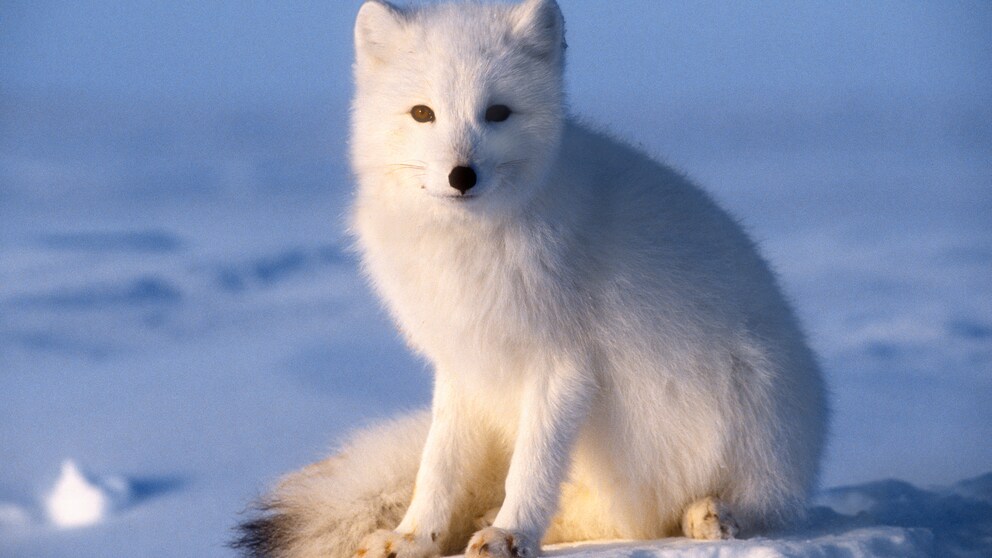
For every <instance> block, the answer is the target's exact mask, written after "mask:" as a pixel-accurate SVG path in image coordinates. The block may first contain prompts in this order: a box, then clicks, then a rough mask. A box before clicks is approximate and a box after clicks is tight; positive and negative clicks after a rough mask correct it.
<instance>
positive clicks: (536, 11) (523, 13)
mask: <svg viewBox="0 0 992 558" xmlns="http://www.w3.org/2000/svg"><path fill="white" fill-rule="evenodd" d="M513 18H514V22H513V35H514V36H515V37H516V38H517V40H519V41H520V42H521V43H522V44H523V46H524V47H525V48H526V49H527V50H529V51H531V52H532V53H533V54H534V55H535V56H537V57H538V58H542V59H547V60H551V61H555V62H561V60H562V59H563V58H564V56H563V54H564V52H563V51H564V50H565V18H564V17H563V16H562V15H561V9H560V8H559V7H558V2H555V0H524V2H522V3H520V4H518V5H517V6H516V7H515V8H514V9H513Z"/></svg>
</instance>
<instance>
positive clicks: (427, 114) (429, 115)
mask: <svg viewBox="0 0 992 558" xmlns="http://www.w3.org/2000/svg"><path fill="white" fill-rule="evenodd" d="M410 116H412V117H413V119H414V120H416V121H417V122H434V111H433V110H431V107H429V106H427V105H417V106H415V107H413V108H412V109H410Z"/></svg>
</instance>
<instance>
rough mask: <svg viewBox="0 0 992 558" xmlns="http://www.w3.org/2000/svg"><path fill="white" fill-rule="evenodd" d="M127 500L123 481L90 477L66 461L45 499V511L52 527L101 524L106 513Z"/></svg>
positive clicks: (128, 487) (72, 463)
mask: <svg viewBox="0 0 992 558" xmlns="http://www.w3.org/2000/svg"><path fill="white" fill-rule="evenodd" d="M130 497H131V487H130V485H129V484H128V482H127V480H125V479H123V478H120V477H102V478H94V477H90V476H88V475H86V474H84V473H83V472H82V471H81V470H80V469H79V467H78V466H77V465H76V463H75V462H74V461H72V460H71V459H67V460H66V461H64V462H63V463H62V473H61V474H60V475H59V479H58V481H56V483H55V487H54V488H53V489H52V491H51V492H50V493H49V494H48V497H47V498H46V499H45V512H46V514H47V516H48V520H49V521H50V522H51V523H52V524H53V525H55V526H56V527H59V528H63V529H70V528H74V527H86V526H89V525H96V524H98V523H100V522H102V521H103V520H104V519H106V517H107V515H108V514H110V513H112V512H113V511H115V510H119V509H121V508H122V507H124V506H125V505H126V504H127V502H128V501H129V500H130Z"/></svg>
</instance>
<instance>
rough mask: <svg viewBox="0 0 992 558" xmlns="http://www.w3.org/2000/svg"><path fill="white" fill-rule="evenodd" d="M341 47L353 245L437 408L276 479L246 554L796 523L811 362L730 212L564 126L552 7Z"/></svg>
mask: <svg viewBox="0 0 992 558" xmlns="http://www.w3.org/2000/svg"><path fill="white" fill-rule="evenodd" d="M355 48H356V62H355V82H356V93H355V101H354V107H353V126H352V142H351V148H352V149H351V151H352V161H353V166H354V170H355V174H356V177H357V181H358V190H357V194H356V198H355V203H354V211H353V229H354V232H355V234H356V238H357V242H358V246H359V248H360V252H361V255H362V261H363V265H364V269H365V271H366V272H367V274H368V277H369V278H370V279H371V282H372V284H373V285H374V286H375V288H376V290H377V291H378V293H379V294H380V295H381V297H382V299H383V300H384V302H385V304H386V306H387V307H388V309H389V310H390V311H391V313H392V315H393V316H394V318H395V321H396V323H397V324H398V326H399V328H400V329H401V330H402V332H403V334H404V335H405V337H406V339H407V340H408V342H409V344H410V346H411V347H412V348H413V349H415V350H416V351H418V352H419V353H421V354H422V355H424V356H425V357H426V358H428V359H429V360H430V361H431V362H432V363H433V365H434V400H433V405H432V413H431V417H430V420H427V419H426V418H425V417H423V416H417V417H412V418H408V419H402V420H400V421H398V422H396V423H393V424H392V425H391V426H386V427H381V428H379V429H376V430H373V431H371V432H369V433H366V434H360V435H358V436H357V438H356V439H355V441H354V442H352V444H351V445H350V446H347V447H346V448H345V450H344V451H343V452H342V453H341V455H339V456H337V457H335V458H331V459H330V460H328V461H327V462H324V463H323V464H318V465H315V466H312V467H311V468H309V469H308V470H306V471H304V472H303V473H297V474H295V475H293V476H290V477H288V478H287V479H286V480H285V481H284V482H283V484H282V485H281V487H280V488H279V489H278V490H277V491H276V492H275V494H274V495H273V496H272V498H270V500H269V501H268V506H269V508H270V509H271V511H272V514H271V515H270V516H269V517H268V518H267V519H265V520H264V521H267V523H260V525H262V526H263V527H264V528H263V529H258V530H256V532H255V534H256V535H258V534H259V533H260V532H262V531H265V530H266V529H267V530H268V531H270V532H269V533H268V535H266V533H262V535H266V536H262V537H261V539H264V540H262V542H258V541H255V542H256V543H258V544H254V545H253V544H252V541H248V544H247V545H246V546H248V547H251V548H253V549H255V550H256V551H258V552H259V553H260V554H266V553H268V554H271V555H276V556H301V557H302V556H317V555H325V556H342V557H343V556H348V555H351V554H353V553H357V554H358V555H360V556H365V557H366V558H397V557H398V558H428V557H430V556H436V555H437V554H438V553H440V552H442V551H443V552H451V551H462V550H466V548H465V547H466V543H467V542H468V548H467V550H466V552H467V554H469V555H470V556H494V557H498V558H505V557H515V556H522V557H526V556H528V555H532V554H535V553H536V552H538V551H539V544H540V543H541V541H544V542H557V541H575V540H586V539H594V538H617V537H622V538H635V539H636V538H642V539H643V538H654V537H661V536H669V535H675V534H679V533H683V534H686V535H688V536H692V537H696V538H726V537H730V536H734V535H735V534H739V533H738V529H739V530H740V534H744V535H747V534H751V533H756V532H759V531H760V530H762V529H765V528H767V527H769V526H776V525H781V524H783V523H787V522H789V521H791V520H794V519H795V518H797V517H799V516H801V514H802V512H803V509H804V503H805V500H806V496H807V494H808V493H809V491H810V489H811V487H812V486H813V484H814V482H815V479H816V475H817V469H818V464H819V461H820V457H821V454H822V450H823V445H824V438H825V430H826V415H827V412H826V404H825V395H824V387H823V382H822V379H821V376H820V372H819V370H818V367H817V364H816V361H815V358H814V355H813V354H812V352H811V351H810V349H809V348H808V347H807V345H806V343H805V340H804V337H803V334H802V332H801V329H800V327H799V325H798V324H797V322H796V319H795V317H794V315H793V312H792V311H791V309H790V308H789V305H788V304H787V302H786V300H785V299H784V297H783V295H782V294H781V292H780V290H779V288H778V286H777V284H776V281H775V278H774V276H773V274H772V273H771V272H770V271H769V268H768V266H767V265H766V263H765V262H764V261H763V260H762V258H761V257H760V256H759V254H758V253H757V251H756V249H755V246H754V245H753V243H752V242H751V241H750V240H749V238H748V237H747V236H746V235H745V233H744V232H743V231H742V230H741V228H740V227H739V226H738V224H737V223H735V222H734V220H733V219H732V218H730V217H729V216H728V215H727V214H726V213H725V212H723V211H722V210H721V209H720V208H718V207H717V206H716V205H715V204H714V203H713V202H712V201H711V199H710V198H709V197H708V196H707V195H706V194H705V193H704V192H703V191H701V190H700V189H699V188H697V187H696V186H694V185H693V184H692V183H691V182H689V181H688V180H687V179H686V178H685V177H683V176H681V175H679V174H678V173H676V172H674V171H673V170H671V169H670V168H667V167H665V166H664V165H661V164H660V163H658V162H656V161H653V160H651V159H650V158H648V157H647V156H645V155H644V154H642V153H640V152H638V151H637V150H635V149H633V148H631V147H630V146H628V145H626V144H624V143H622V142H620V141H617V140H615V139H613V138H610V137H608V136H606V135H604V134H602V133H600V132H596V131H593V130H591V129H589V128H588V127H586V126H584V125H583V124H581V123H579V122H577V121H576V120H574V119H573V118H571V117H570V116H568V115H567V113H566V107H565V97H564V91H563V70H564V21H563V18H562V15H561V12H560V11H559V8H558V6H557V4H556V3H555V2H554V1H553V0H527V1H525V2H523V3H522V4H519V5H481V4H457V5H447V4H445V5H431V6H424V7H419V8H416V9H402V10H401V9H398V8H395V7H393V6H391V5H389V4H386V3H384V2H379V1H370V2H367V3H365V4H364V5H363V6H362V8H361V10H360V12H359V14H358V19H357V22H356V26H355ZM418 105H422V106H426V107H429V108H430V109H431V110H432V113H433V116H434V119H433V120H432V121H429V122H418V121H417V120H415V119H414V118H413V117H412V116H411V109H412V107H414V106H418ZM493 105H505V106H506V107H509V108H510V110H511V114H510V116H509V118H507V119H506V120H505V121H501V122H490V121H487V120H486V118H485V114H486V110H487V108H488V107H490V106H493ZM456 166H468V167H471V168H472V169H473V170H474V171H475V174H476V175H477V182H476V183H475V184H474V185H473V186H472V187H471V188H470V189H468V190H467V191H465V192H462V191H461V190H459V189H456V188H453V187H452V186H451V184H450V183H449V177H448V176H449V173H451V171H452V169H453V168H454V167H456ZM428 424H429V427H428ZM379 461H381V462H383V463H379ZM373 462H374V463H373ZM418 462H419V464H418ZM414 477H415V487H416V488H415V489H414ZM356 487H357V488H356ZM411 496H412V498H411ZM407 499H410V500H409V505H407V502H408V500H407ZM490 509H493V510H494V512H495V510H496V509H498V512H495V515H493V513H494V512H490V513H488V514H487V511H489V510H490ZM400 515H402V519H401V520H400ZM397 522H398V523H397ZM376 529H379V530H376ZM476 529H479V530H478V532H476V533H475V535H474V538H472V539H471V540H468V538H469V535H471V533H472V532H473V531H475V530H476ZM373 531H374V532H373ZM269 535H270V536H269ZM362 541H363V542H362ZM266 545H268V546H266Z"/></svg>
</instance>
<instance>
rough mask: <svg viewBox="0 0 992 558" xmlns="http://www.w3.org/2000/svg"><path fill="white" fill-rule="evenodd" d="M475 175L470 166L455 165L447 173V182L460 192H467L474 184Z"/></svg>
mask: <svg viewBox="0 0 992 558" xmlns="http://www.w3.org/2000/svg"><path fill="white" fill-rule="evenodd" d="M475 181H476V176H475V171H474V170H472V167H455V168H453V169H451V174H449V175H448V184H451V187H452V188H454V189H456V190H458V191H459V192H461V193H462V194H464V193H465V192H468V190H469V188H471V187H472V186H475Z"/></svg>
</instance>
